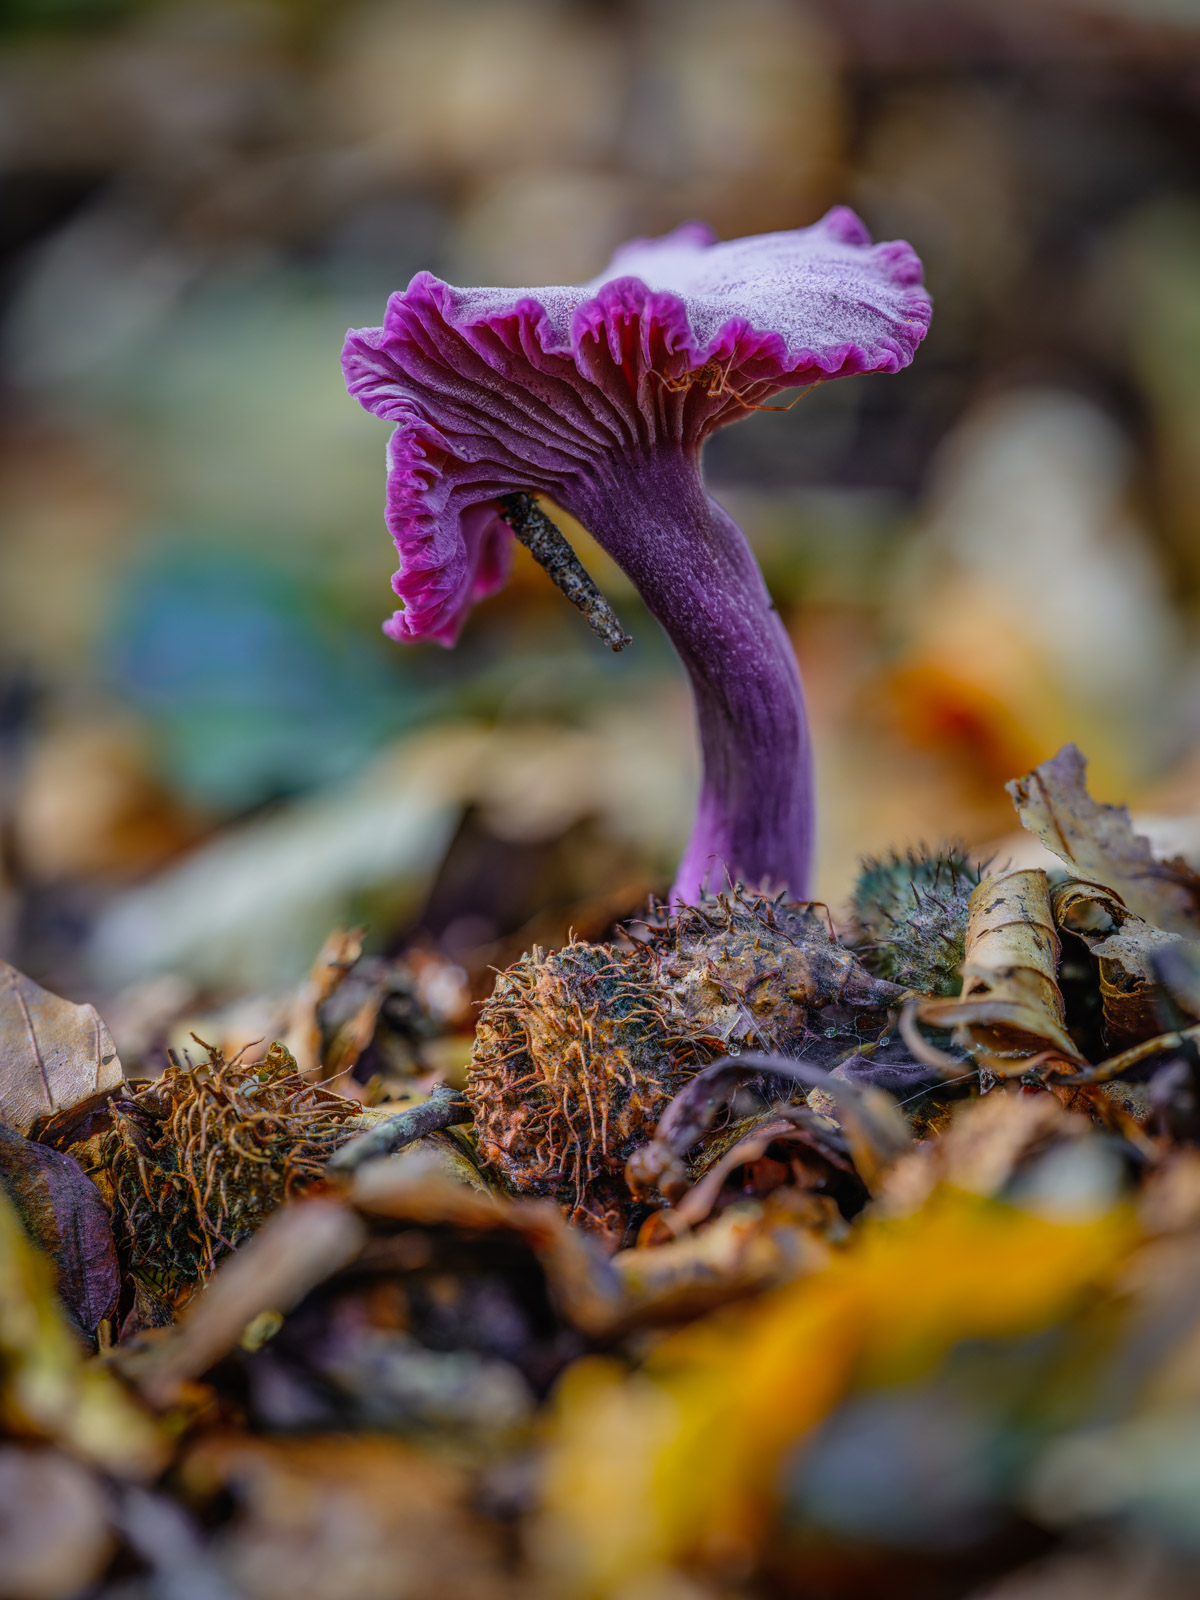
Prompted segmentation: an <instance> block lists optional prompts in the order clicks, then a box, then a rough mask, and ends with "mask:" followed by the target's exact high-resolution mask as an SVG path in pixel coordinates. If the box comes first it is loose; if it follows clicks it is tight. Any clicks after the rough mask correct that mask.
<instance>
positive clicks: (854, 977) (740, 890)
mask: <svg viewBox="0 0 1200 1600" xmlns="http://www.w3.org/2000/svg"><path fill="white" fill-rule="evenodd" d="M656 924H657V925H656ZM647 927H648V928H649V939H648V942H647V943H646V944H645V945H644V947H643V949H644V953H645V959H646V960H647V961H648V963H649V965H650V966H651V968H652V969H653V971H654V974H655V981H656V983H657V984H658V985H659V986H660V987H661V988H662V989H663V990H664V991H665V992H666V993H667V994H668V995H669V996H670V998H671V1001H672V1004H673V1005H674V1006H675V1007H676V1008H677V1009H678V1010H679V1011H680V1012H682V1014H683V1015H684V1016H685V1017H686V1018H687V1020H688V1022H689V1024H690V1025H691V1027H692V1028H693V1029H694V1030H695V1031H696V1033H697V1034H699V1035H702V1036H704V1037H705V1038H707V1039H708V1040H709V1041H710V1047H711V1048H712V1049H713V1050H714V1053H715V1052H716V1051H717V1050H718V1049H725V1050H730V1051H735V1052H736V1051H741V1050H779V1051H782V1050H786V1049H787V1048H788V1047H789V1046H794V1045H795V1044H796V1043H798V1042H799V1041H801V1040H802V1039H804V1038H805V1036H806V1035H808V1034H809V1033H811V1032H813V1031H814V1029H815V1026H816V1023H817V1014H818V1013H819V1012H820V1011H821V1010H822V1009H823V1008H824V1007H826V1006H839V1007H840V1006H847V1007H852V1008H857V1009H864V1008H865V1009H872V1010H886V1009H887V1007H888V1006H891V1005H894V1004H895V1003H896V1001H897V1000H898V999H899V998H900V996H901V995H902V993H903V990H901V989H900V988H898V987H897V986H896V985H895V984H891V983H887V982H884V981H881V980H880V979H879V978H877V977H874V976H872V974H871V973H869V972H868V971H867V970H866V969H865V968H864V967H863V965H862V963H861V962H860V961H859V960H858V958H857V956H855V955H854V953H853V952H852V951H850V950H847V949H846V948H845V947H844V946H842V945H840V944H838V942H837V941H836V940H835V939H834V937H833V935H832V933H831V932H830V929H829V924H828V920H827V912H826V910H825V907H824V906H821V905H816V904H809V903H806V902H805V903H801V902H796V901H788V900H786V899H785V898H784V896H783V895H769V894H765V893H762V892H760V891H758V890H752V889H746V888H744V887H743V886H742V885H740V884H738V885H736V886H735V887H734V888H732V889H730V890H729V891H728V892H727V893H725V894H720V895H714V896H711V897H705V899H704V900H702V901H701V902H700V903H699V904H698V905H680V906H676V907H673V908H672V909H671V910H669V911H667V912H665V913H664V914H663V915H662V916H660V917H659V918H658V919H652V920H651V921H650V923H648V924H647Z"/></svg>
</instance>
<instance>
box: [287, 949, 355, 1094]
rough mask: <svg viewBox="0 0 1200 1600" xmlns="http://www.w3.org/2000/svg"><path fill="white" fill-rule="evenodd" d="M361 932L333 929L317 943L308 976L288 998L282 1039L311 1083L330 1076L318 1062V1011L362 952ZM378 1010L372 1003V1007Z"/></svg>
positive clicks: (319, 1042) (319, 1035)
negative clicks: (289, 1005) (287, 1014)
mask: <svg viewBox="0 0 1200 1600" xmlns="http://www.w3.org/2000/svg"><path fill="white" fill-rule="evenodd" d="M365 932H366V929H365V928H349V929H346V928H334V930H333V931H332V933H330V935H329V937H328V938H327V939H326V940H325V943H324V944H323V945H322V946H321V949H320V952H319V954H318V956H317V959H316V960H315V961H314V962H313V964H312V969H311V971H310V972H309V974H308V977H307V978H306V979H305V981H304V982H303V983H302V984H301V986H300V988H299V989H298V990H297V992H296V996H295V998H294V1000H293V1001H292V1007H291V1017H290V1020H289V1022H288V1031H287V1037H286V1038H285V1039H284V1041H283V1042H284V1044H285V1045H286V1046H287V1048H288V1049H289V1050H290V1051H291V1053H292V1056H293V1057H294V1058H295V1062H296V1067H297V1070H298V1071H299V1073H300V1075H301V1076H302V1077H304V1078H307V1079H308V1080H309V1082H311V1083H317V1082H320V1081H323V1080H325V1079H327V1078H328V1077H330V1076H331V1074H330V1072H328V1071H326V1069H325V1066H324V1063H323V1061H322V1051H321V1023H320V1018H319V1016H318V1013H319V1011H320V1009H321V1006H322V1005H323V1004H324V1003H325V1001H326V1000H328V998H329V996H330V995H331V994H332V993H333V991H334V990H335V989H336V988H337V986H338V985H339V984H340V983H341V981H342V979H343V978H344V977H345V976H346V974H347V972H349V970H350V968H351V967H352V966H353V965H354V963H355V962H356V961H357V960H358V958H359V956H361V955H362V947H363V934H364V933H365ZM378 1009H379V1008H378V1005H376V1008H375V1010H376V1011H378ZM374 1022H375V1014H374V1013H372V1016H371V1025H372V1027H373V1026H374ZM352 1064H353V1063H352Z"/></svg>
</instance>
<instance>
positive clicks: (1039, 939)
mask: <svg viewBox="0 0 1200 1600" xmlns="http://www.w3.org/2000/svg"><path fill="white" fill-rule="evenodd" d="M966 951H967V954H966V960H965V961H964V962H963V987H962V994H961V996H960V997H959V998H958V999H957V1000H927V1001H925V1002H923V1003H922V1004H921V1005H920V1006H919V1007H918V1009H917V1016H918V1018H919V1020H920V1021H922V1022H924V1023H927V1024H928V1025H929V1026H930V1027H934V1028H952V1029H953V1030H954V1039H955V1043H956V1044H958V1045H959V1046H961V1047H962V1048H963V1049H966V1050H969V1051H970V1052H971V1054H972V1055H973V1056H974V1057H975V1058H976V1059H977V1060H978V1061H980V1062H981V1063H982V1064H983V1065H985V1066H987V1067H989V1068H990V1069H991V1070H992V1071H993V1072H997V1073H999V1074H1001V1075H1002V1076H1003V1075H1006V1074H1010V1073H1020V1072H1021V1071H1023V1070H1024V1068H1025V1064H1026V1063H1027V1062H1028V1061H1029V1059H1030V1057H1032V1056H1042V1055H1044V1054H1045V1053H1046V1052H1047V1051H1049V1052H1051V1053H1052V1054H1053V1055H1054V1056H1056V1057H1059V1058H1061V1059H1062V1060H1064V1061H1068V1062H1072V1063H1077V1064H1083V1060H1084V1058H1083V1057H1082V1056H1081V1055H1080V1053H1079V1051H1078V1050H1077V1049H1076V1047H1075V1044H1074V1042H1073V1041H1072V1039H1071V1036H1070V1034H1069V1033H1068V1032H1067V1029H1066V1020H1065V1013H1064V1009H1063V998H1062V993H1061V991H1060V990H1059V987H1058V983H1057V981H1056V978H1055V974H1056V972H1057V969H1058V952H1059V943H1058V934H1057V933H1056V932H1055V928H1054V917H1053V913H1052V911H1051V908H1050V887H1049V883H1048V882H1047V879H1046V874H1045V873H1044V872H1043V871H1041V869H1040V868H1025V869H1022V870H1020V871H1018V872H1003V873H997V874H996V875H995V876H993V877H990V878H985V879H984V880H983V882H982V883H981V884H980V885H979V887H978V888H977V889H976V890H975V891H974V893H973V894H972V895H971V903H970V909H969V912H968V917H967V942H966Z"/></svg>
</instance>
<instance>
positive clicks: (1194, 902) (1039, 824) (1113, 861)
mask: <svg viewBox="0 0 1200 1600" xmlns="http://www.w3.org/2000/svg"><path fill="white" fill-rule="evenodd" d="M1008 792H1009V794H1010V795H1011V796H1012V798H1013V803H1014V804H1015V806H1016V808H1017V814H1018V815H1019V817H1020V818H1021V823H1022V826H1023V827H1026V828H1028V829H1029V831H1030V833H1035V834H1037V836H1038V838H1039V839H1040V840H1041V841H1042V843H1043V844H1044V845H1045V846H1046V848H1047V849H1048V850H1052V851H1053V852H1054V854H1055V855H1056V856H1061V858H1062V859H1063V860H1064V861H1065V862H1066V863H1067V865H1068V866H1069V867H1070V868H1071V870H1072V871H1073V872H1074V873H1075V874H1076V875H1077V876H1078V877H1080V878H1086V879H1087V880H1088V881H1089V882H1091V883H1101V884H1103V885H1104V886H1105V887H1106V888H1109V889H1115V890H1116V892H1117V893H1118V894H1119V895H1120V897H1121V899H1122V900H1123V901H1124V903H1125V904H1126V905H1127V906H1128V907H1129V909H1130V910H1131V911H1132V912H1133V913H1134V914H1135V915H1136V916H1139V917H1142V918H1144V920H1145V921H1147V922H1150V923H1153V924H1154V925H1155V926H1156V927H1159V928H1165V929H1166V930H1167V931H1168V932H1169V933H1183V934H1197V933H1200V873H1197V872H1196V871H1195V870H1194V869H1193V868H1192V867H1190V866H1189V865H1188V863H1187V862H1186V861H1184V860H1183V859H1182V858H1181V857H1178V856H1176V857H1175V858H1174V859H1173V860H1170V861H1158V860H1156V859H1155V856H1154V852H1153V850H1152V849H1151V848H1150V841H1149V839H1147V838H1145V837H1144V835H1142V834H1140V833H1135V832H1134V831H1133V823H1132V822H1131V820H1130V817H1129V812H1128V810H1127V809H1126V808H1125V807H1124V806H1109V805H1102V804H1100V803H1099V802H1098V801H1096V800H1093V799H1092V797H1091V795H1090V794H1089V793H1088V790H1087V761H1086V760H1085V759H1084V757H1083V755H1082V754H1081V752H1080V751H1079V750H1078V748H1077V747H1076V746H1075V745H1073V744H1068V745H1064V746H1063V748H1062V749H1061V750H1060V751H1059V752H1058V754H1057V755H1056V756H1054V757H1053V759H1052V760H1050V761H1043V762H1042V764H1041V766H1040V767H1035V768H1034V769H1033V771H1032V772H1030V773H1028V774H1027V775H1026V776H1025V777H1024V778H1016V779H1014V780H1013V782H1012V783H1010V784H1009V785H1008Z"/></svg>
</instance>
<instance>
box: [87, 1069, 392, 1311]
mask: <svg viewBox="0 0 1200 1600" xmlns="http://www.w3.org/2000/svg"><path fill="white" fill-rule="evenodd" d="M197 1042H199V1043H202V1041H197ZM203 1048H204V1049H205V1050H207V1051H208V1059H207V1060H205V1061H201V1062H199V1063H195V1064H193V1063H192V1062H191V1061H189V1060H186V1059H185V1060H184V1061H182V1062H181V1061H179V1060H178V1059H176V1058H174V1057H172V1060H171V1064H170V1065H169V1066H168V1067H167V1069H166V1071H165V1072H164V1073H163V1074H162V1076H161V1077H158V1078H154V1079H151V1081H150V1082H148V1083H146V1084H144V1085H142V1086H141V1087H139V1088H136V1089H135V1088H133V1087H132V1085H131V1086H129V1088H128V1089H127V1090H126V1091H125V1093H124V1094H123V1095H121V1096H119V1097H118V1098H116V1099H114V1101H113V1102H112V1118H113V1121H112V1128H111V1130H110V1131H109V1133H108V1134H107V1135H106V1136H105V1139H104V1144H103V1148H102V1163H103V1166H104V1168H105V1169H106V1170H107V1174H108V1178H109V1181H110V1183H111V1186H112V1195H113V1220H114V1225H115V1231H116V1234H117V1241H118V1244H120V1245H121V1246H122V1247H123V1249H124V1251H125V1252H126V1254H127V1258H128V1260H129V1263H130V1266H131V1267H132V1268H133V1270H134V1272H135V1273H137V1274H139V1275H142V1276H144V1277H145V1278H146V1279H147V1280H148V1281H150V1282H151V1283H153V1285H154V1287H155V1289H156V1290H157V1291H159V1292H161V1293H162V1294H164V1295H166V1297H167V1298H174V1297H176V1296H178V1295H179V1294H180V1293H181V1291H184V1290H186V1289H187V1288H189V1287H190V1286H191V1285H193V1284H195V1283H196V1282H197V1281H198V1280H202V1279H204V1278H206V1277H208V1276H209V1274H210V1273H211V1272H212V1270H213V1268H214V1267H215V1265H216V1263H217V1262H218V1260H219V1259H220V1257H221V1256H223V1255H224V1254H225V1253H226V1252H227V1251H228V1250H231V1249H233V1247H234V1246H235V1245H237V1244H238V1243H240V1241H241V1240H242V1239H244V1238H246V1237H247V1235H249V1234H251V1233H253V1232H254V1230H255V1229H256V1228H258V1227H259V1225H260V1224H261V1223H262V1222H263V1221H264V1220H265V1218H266V1217H267V1215H268V1214H269V1213H270V1212H272V1211H274V1210H275V1208H276V1207H277V1206H278V1205H280V1204H281V1203H282V1202H283V1201H284V1200H286V1199H290V1198H291V1197H292V1196H293V1195H296V1194H299V1193H301V1192H303V1191H304V1190H305V1189H307V1188H310V1187H311V1186H313V1185H314V1184H316V1183H318V1182H320V1181H321V1180H322V1178H323V1175H324V1166H325V1162H326V1161H327V1159H328V1158H329V1156H330V1155H332V1153H333V1151H334V1150H336V1149H337V1147H338V1146H339V1145H340V1144H343V1143H344V1142H345V1141H346V1140H347V1139H349V1138H351V1137H352V1136H353V1134H354V1131H355V1129H354V1126H353V1124H354V1123H355V1122H356V1121H357V1119H358V1118H359V1116H360V1113H361V1110H362V1107H361V1106H360V1105H359V1104H358V1103H357V1101H354V1100H347V1099H346V1098H345V1097H344V1096H342V1095H337V1094H332V1093H330V1092H329V1091H328V1090H326V1089H319V1088H314V1087H312V1086H311V1085H309V1084H308V1083H306V1082H305V1081H304V1079H303V1078H302V1077H301V1076H300V1075H299V1073H298V1072H297V1070H296V1063H295V1061H294V1060H293V1058H292V1056H291V1054H290V1053H289V1052H288V1051H287V1050H286V1049H285V1048H284V1047H283V1045H281V1044H273V1045H272V1046H271V1048H270V1050H269V1051H268V1052H267V1055H266V1057H265V1058H264V1059H263V1060H261V1061H257V1062H245V1061H241V1060H239V1059H238V1058H237V1057H234V1058H233V1059H232V1060H230V1061H227V1060H226V1059H225V1056H224V1054H223V1053H222V1052H221V1051H220V1050H219V1049H216V1048H214V1047H212V1046H209V1045H204V1046H203Z"/></svg>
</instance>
